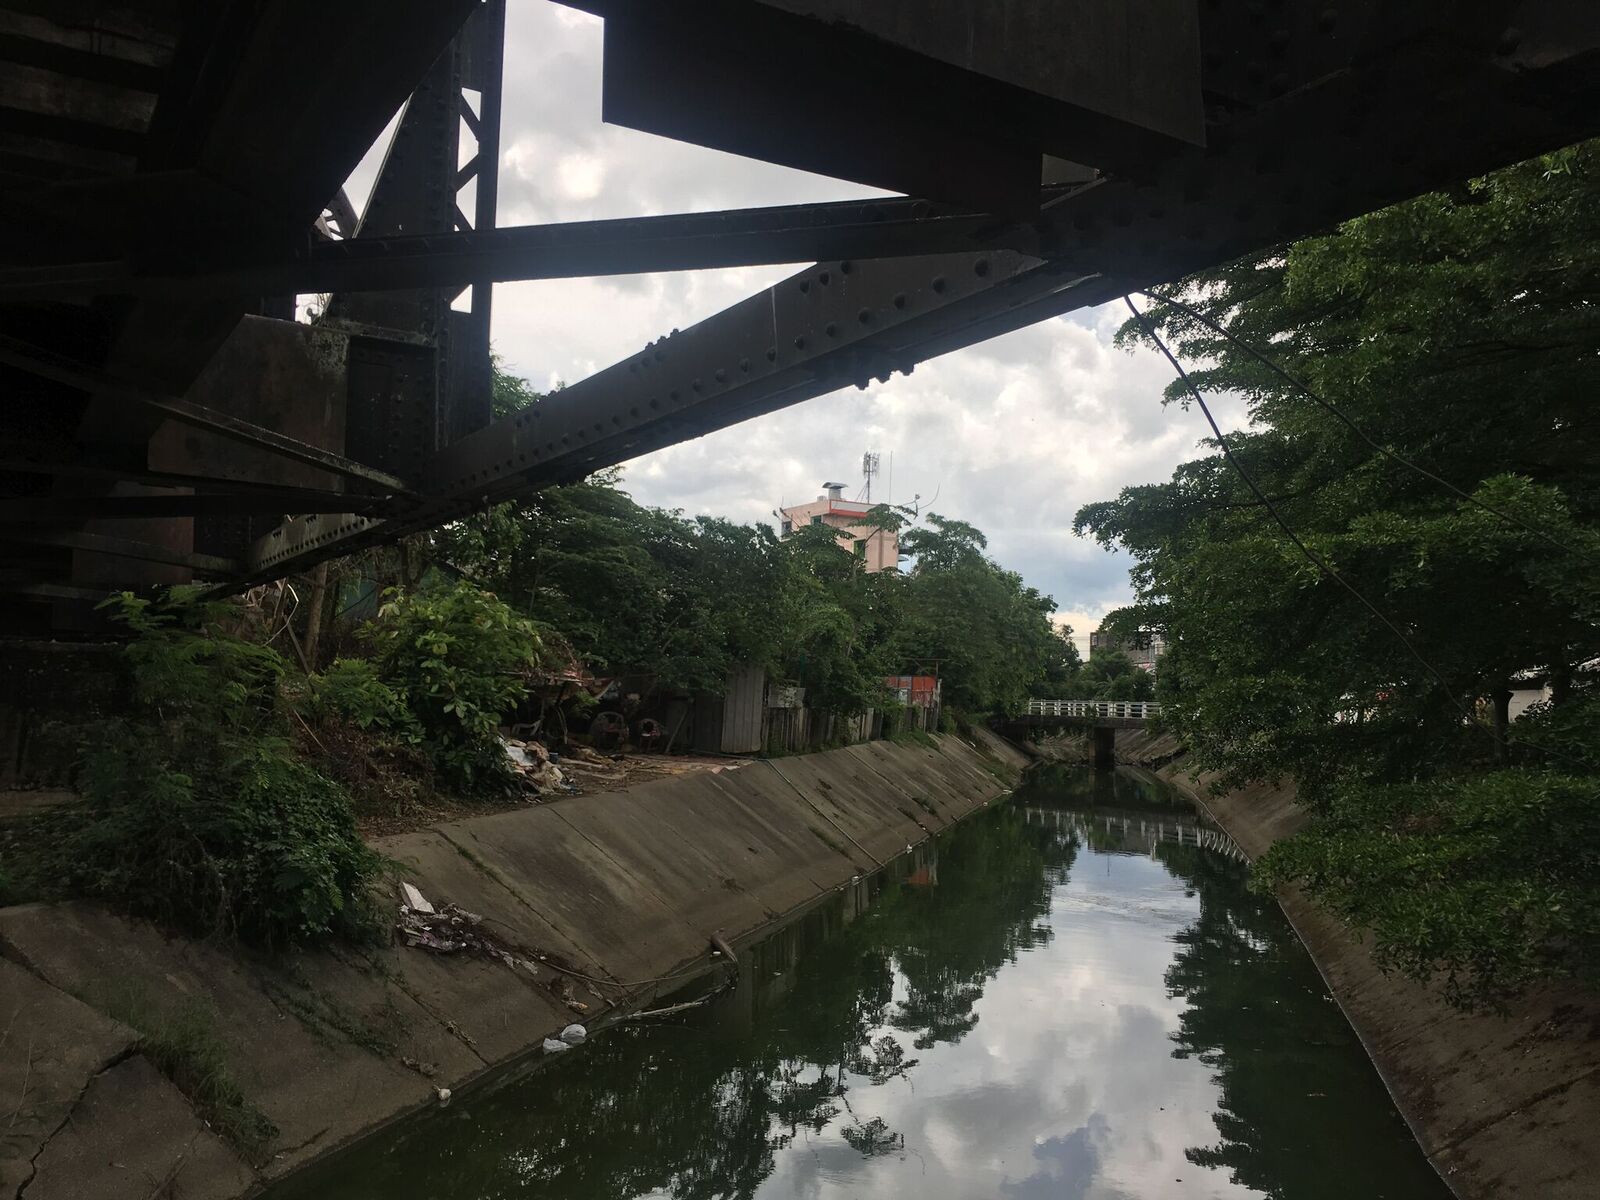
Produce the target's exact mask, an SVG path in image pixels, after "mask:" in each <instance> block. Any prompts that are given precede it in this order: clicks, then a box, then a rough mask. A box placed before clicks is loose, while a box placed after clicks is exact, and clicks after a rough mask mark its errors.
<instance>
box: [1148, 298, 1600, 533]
mask: <svg viewBox="0 0 1600 1200" xmlns="http://www.w3.org/2000/svg"><path fill="white" fill-rule="evenodd" d="M1138 294H1139V295H1141V296H1145V297H1147V298H1148V299H1151V300H1154V301H1156V303H1158V304H1166V305H1170V306H1171V307H1173V308H1176V309H1179V310H1181V311H1183V312H1186V313H1188V314H1189V315H1190V316H1191V317H1193V318H1194V319H1195V320H1196V321H1199V322H1200V323H1201V324H1202V325H1204V326H1205V327H1206V328H1207V329H1210V330H1211V331H1212V332H1213V333H1215V334H1217V335H1218V336H1219V337H1222V338H1225V339H1226V340H1227V341H1229V342H1232V343H1233V344H1234V345H1235V346H1237V347H1239V349H1240V350H1243V351H1244V352H1245V353H1246V354H1248V355H1249V356H1250V357H1251V358H1253V359H1255V360H1256V361H1257V362H1258V363H1260V364H1261V365H1262V366H1264V367H1266V368H1267V370H1269V371H1271V372H1273V374H1275V375H1277V376H1278V377H1279V378H1280V379H1282V380H1283V381H1284V382H1285V383H1287V384H1289V386H1290V387H1293V388H1295V389H1297V390H1298V391H1300V392H1302V393H1303V394H1304V395H1305V396H1306V398H1307V399H1308V400H1310V401H1311V402H1312V403H1313V404H1315V405H1317V406H1318V407H1319V408H1321V409H1323V410H1324V411H1325V412H1327V413H1329V414H1330V415H1332V416H1334V417H1336V418H1337V419H1338V420H1339V421H1340V422H1342V423H1343V424H1344V426H1345V428H1347V429H1348V430H1350V432H1351V433H1353V434H1355V435H1356V436H1357V437H1358V438H1360V439H1361V440H1362V441H1363V442H1365V443H1366V444H1367V445H1368V446H1370V447H1372V449H1374V450H1376V451H1377V452H1378V453H1379V454H1382V455H1383V456H1384V457H1385V458H1389V459H1393V460H1394V461H1395V462H1397V463H1399V464H1400V465H1401V466H1403V467H1407V468H1409V469H1410V470H1412V471H1415V472H1416V473H1417V474H1418V475H1421V476H1422V477H1423V478H1425V479H1430V480H1432V481H1433V482H1434V483H1436V484H1438V485H1439V486H1440V487H1442V488H1444V489H1445V490H1446V491H1448V492H1450V493H1452V494H1454V495H1456V496H1459V497H1460V498H1461V499H1463V500H1465V501H1466V502H1467V503H1468V504H1471V505H1474V506H1475V507H1477V508H1481V509H1482V510H1483V511H1484V512H1486V513H1490V514H1491V515H1493V516H1496V517H1499V518H1500V519H1501V520H1502V521H1505V522H1506V523H1507V524H1510V525H1515V526H1516V527H1517V528H1519V529H1521V530H1523V531H1525V532H1527V533H1531V534H1533V535H1534V536H1535V537H1539V538H1543V539H1544V540H1545V541H1547V542H1549V543H1550V544H1551V545H1552V546H1554V547H1556V549H1558V550H1561V551H1563V552H1565V553H1568V554H1575V555H1577V556H1578V557H1579V558H1587V559H1590V560H1591V561H1595V556H1594V555H1592V554H1589V553H1587V552H1586V551H1583V550H1580V549H1578V548H1577V547H1575V546H1571V545H1568V544H1567V543H1566V542H1563V541H1561V540H1560V539H1559V538H1557V537H1555V536H1554V535H1553V534H1550V533H1546V532H1545V531H1544V530H1543V529H1540V528H1538V527H1537V526H1534V525H1530V524H1528V522H1526V521H1524V520H1522V519H1521V518H1520V517H1517V516H1513V515H1512V514H1511V513H1508V512H1506V511H1505V510H1503V509H1500V508H1496V507H1495V506H1494V505H1492V504H1488V503H1486V502H1484V501H1482V500H1479V499H1478V498H1477V497H1476V496H1473V495H1471V494H1470V493H1468V492H1464V491H1462V490H1461V489H1460V488H1458V487H1457V486H1456V485H1455V484H1453V483H1451V482H1450V481H1449V480H1448V479H1444V478H1441V477H1440V476H1438V475H1435V474H1434V473H1433V472H1432V471H1430V470H1428V469H1427V468H1426V467H1424V466H1420V465H1418V464H1417V463H1414V462H1412V461H1411V460H1410V459H1409V458H1406V457H1405V456H1404V455H1402V454H1400V453H1399V452H1398V451H1395V450H1391V449H1390V448H1389V447H1387V446H1385V445H1383V444H1381V443H1380V442H1378V441H1376V440H1374V439H1373V438H1372V437H1370V436H1368V434H1367V432H1366V431H1365V430H1364V429H1362V428H1361V427H1360V426H1359V425H1357V424H1356V423H1355V422H1354V421H1353V420H1351V419H1350V418H1349V417H1348V416H1346V415H1345V414H1344V412H1343V411H1342V410H1341V409H1339V408H1338V407H1337V406H1336V405H1334V404H1333V403H1332V402H1331V401H1328V400H1324V399H1323V398H1322V397H1321V396H1319V395H1318V394H1317V393H1316V392H1314V391H1312V390H1311V387H1310V386H1309V385H1308V384H1306V383H1304V382H1302V381H1301V380H1300V379H1298V378H1296V377H1295V376H1293V375H1291V374H1290V373H1289V372H1288V371H1287V370H1285V369H1284V368H1283V367H1282V366H1280V365H1279V364H1278V363H1276V362H1274V361H1273V360H1272V359H1270V358H1268V357H1267V356H1266V355H1265V354H1262V353H1261V352H1260V351H1259V350H1257V349H1256V348H1255V347H1254V346H1252V345H1251V344H1250V343H1249V342H1246V341H1245V340H1244V339H1243V338H1241V337H1239V336H1238V335H1237V334H1235V333H1234V332H1233V331H1232V330H1229V329H1227V328H1226V327H1224V326H1223V325H1221V324H1219V323H1218V322H1216V321H1214V320H1212V319H1211V318H1210V317H1208V316H1206V314H1204V313H1202V312H1201V311H1200V310H1198V309H1196V308H1194V307H1192V306H1191V305H1188V304H1185V303H1184V302H1183V301H1182V300H1177V299H1174V298H1173V297H1171V296H1164V295H1161V294H1160V293H1159V292H1148V291H1141V292H1139V293H1138ZM1124 299H1126V297H1124ZM1130 307H1132V306H1131V305H1130ZM1140 323H1141V325H1142V324H1143V322H1142V321H1141V322H1140ZM1168 357H1169V358H1170V357H1171V356H1170V355H1169V356H1168ZM1190 390H1191V391H1193V388H1192V387H1191V388H1190Z"/></svg>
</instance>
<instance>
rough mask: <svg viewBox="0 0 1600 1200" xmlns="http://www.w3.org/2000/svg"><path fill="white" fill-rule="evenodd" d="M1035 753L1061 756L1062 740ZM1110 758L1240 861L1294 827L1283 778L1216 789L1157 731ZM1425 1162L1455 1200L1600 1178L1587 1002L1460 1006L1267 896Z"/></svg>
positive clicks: (1294, 807) (1590, 1184) (1553, 990)
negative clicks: (1197, 816) (1182, 802)
mask: <svg viewBox="0 0 1600 1200" xmlns="http://www.w3.org/2000/svg"><path fill="white" fill-rule="evenodd" d="M1045 753H1046V754H1052V753H1054V754H1059V755H1060V756H1061V757H1064V758H1067V759H1071V758H1073V757H1074V756H1075V755H1076V753H1077V748H1076V747H1075V746H1074V744H1072V743H1071V742H1070V741H1065V740H1064V741H1063V744H1061V745H1060V746H1054V747H1046V748H1045ZM1117 759H1118V761H1119V762H1120V763H1124V764H1127V765H1130V766H1134V767H1144V768H1148V769H1149V770H1150V771H1151V772H1152V773H1153V774H1154V775H1155V776H1157V777H1158V778H1160V779H1161V780H1163V781H1164V782H1166V783H1169V784H1171V785H1172V786H1173V787H1175V788H1177V789H1179V790H1180V791H1182V792H1183V793H1184V794H1185V795H1186V796H1188V797H1189V798H1190V799H1192V800H1193V801H1195V802H1196V803H1197V804H1199V805H1200V806H1201V807H1202V808H1203V809H1204V810H1205V811H1206V812H1207V813H1208V814H1209V815H1210V816H1211V818H1212V819H1213V820H1215V821H1216V822H1217V824H1218V825H1219V826H1220V827H1221V828H1222V829H1223V830H1225V831H1226V832H1227V833H1228V834H1229V835H1230V836H1231V837H1232V838H1233V839H1234V841H1235V842H1236V843H1237V844H1238V845H1239V847H1240V848H1241V850H1242V851H1243V852H1244V853H1245V854H1246V855H1248V856H1249V858H1251V859H1252V860H1254V859H1255V858H1257V857H1259V856H1260V855H1261V854H1263V853H1265V852H1266V850H1267V848H1268V847H1270V846H1271V845H1272V844H1273V843H1274V842H1276V841H1278V840H1280V839H1282V838H1286V837H1289V836H1291V835H1292V834H1294V833H1296V832H1298V831H1299V830H1300V829H1302V828H1304V826H1305V823H1306V821H1307V819H1308V817H1307V813H1306V812H1305V810H1304V809H1303V808H1301V807H1300V805H1299V804H1298V803H1297V801H1296V791H1295V788H1294V786H1293V784H1292V783H1289V782H1283V783H1279V784H1267V783H1261V784H1256V785H1253V786H1250V787H1246V788H1241V789H1237V790H1233V791H1227V792H1224V793H1222V794H1220V795H1219V794H1216V793H1214V792H1213V791H1212V789H1211V785H1212V783H1213V782H1214V781H1215V777H1214V776H1212V775H1209V774H1206V773H1195V772H1192V771H1191V770H1190V769H1189V768H1188V767H1187V766H1186V765H1185V757H1184V752H1183V746H1182V745H1181V743H1180V742H1179V741H1178V740H1177V739H1176V738H1174V737H1173V736H1172V735H1170V734H1159V733H1157V734H1145V733H1126V734H1120V735H1119V736H1118V739H1117ZM1278 900H1279V902H1280V903H1281V905H1282V907H1283V910H1284V912H1285V914H1286V915H1287V916H1288V918H1289V920H1290V922H1291V923H1292V924H1293V925H1294V928H1295V929H1296V931H1297V932H1298V933H1299V934H1300V937H1301V939H1302V940H1303V941H1304V943H1305V945H1306V947H1307V949H1308V950H1309V951H1310V953H1311V956H1312V958H1313V960H1314V961H1315V962H1316V964H1317V968H1318V969H1319V970H1320V971H1321V973H1322V976H1323V978H1324V979H1325V980H1326V982H1327V984H1328V987H1329V989H1330V991H1331V992H1332V994H1333V996H1334V997H1335V998H1336V999H1337V1001H1338V1002H1339V1005H1340V1006H1341V1007H1342V1008H1343V1010H1344V1012H1345V1015H1346V1016H1347V1017H1348V1019H1349V1021H1350V1024H1351V1026H1352V1027H1353V1028H1354V1029H1355V1031H1356V1032H1357V1033H1358V1034H1359V1035H1360V1037H1361V1040H1362V1042H1363V1044H1364V1045H1365V1046H1366V1049H1367V1052H1368V1054H1369V1055H1370V1056H1371V1058H1372V1061H1373V1062H1374V1064H1375V1065H1376V1066H1377V1068H1378V1070H1379V1072H1380V1073H1381V1074H1382V1077H1383V1080H1384V1083H1385V1084H1386V1085H1387V1087H1388V1089H1389V1091H1390V1094H1391V1095H1392V1096H1393V1097H1394V1100H1395V1103H1396V1104H1397V1105H1398V1107H1399V1109H1400V1111H1401V1112H1402V1113H1403V1114H1404V1115H1405V1117H1406V1120H1407V1121H1408V1122H1409V1123H1410V1125H1411V1128H1412V1130H1413V1132H1414V1133H1415V1135H1416V1138H1417V1141H1418V1143H1419V1144H1420V1145H1421V1146H1422V1148H1423V1150H1424V1152H1425V1153H1426V1154H1427V1156H1428V1158H1429V1160H1430V1161H1431V1162H1432V1163H1433V1164H1434V1166H1435V1168H1436V1169H1437V1170H1438V1172H1439V1173H1440V1175H1442V1176H1443V1177H1444V1178H1445V1179H1446V1180H1447V1181H1448V1183H1449V1184H1450V1187H1451V1189H1452V1190H1453V1191H1454V1192H1455V1194H1456V1195H1457V1196H1459V1197H1461V1198H1462V1200H1489V1198H1491V1197H1492V1198H1494V1200H1506V1198H1518V1197H1527V1198H1529V1200H1569V1198H1570V1200H1579V1198H1587V1197H1590V1196H1593V1195H1594V1194H1595V1191H1596V1184H1595V1181H1596V1180H1597V1179H1600V1137H1597V1136H1596V1135H1595V1130H1596V1129H1600V996H1597V995H1596V994H1595V992H1594V991H1593V990H1590V989H1585V988H1583V987H1581V986H1578V985H1575V984H1551V985H1545V986H1542V987H1539V988H1536V989H1534V990H1531V991H1529V992H1528V993H1527V994H1526V995H1524V996H1522V997H1521V998H1520V999H1517V1000H1514V1001H1512V1002H1511V1003H1510V1004H1509V1005H1508V1006H1507V1008H1506V1010H1505V1011H1504V1012H1500V1013H1496V1012H1492V1011H1485V1012H1462V1011H1460V1010H1458V1009H1456V1008H1452V1007H1451V1006H1450V1005H1449V1004H1447V1003H1446V1002H1445V999H1444V997H1443V995H1442V993H1441V991H1440V990H1439V989H1438V988H1437V987H1436V986H1424V985H1422V984H1419V983H1416V982H1413V981H1412V980H1409V979H1406V978H1404V977H1402V976H1400V975H1398V974H1394V973H1385V972H1383V971H1381V970H1380V969H1379V968H1378V966H1377V965H1376V964H1375V963H1374V961H1373V957H1372V953H1371V949H1370V944H1369V943H1367V942H1365V941H1363V939H1362V938H1361V937H1360V935H1359V934H1358V933H1357V932H1355V931H1353V930H1352V929H1350V928H1349V927H1348V926H1347V925H1345V924H1344V923H1343V922H1342V921H1340V920H1339V919H1338V918H1337V917H1336V916H1334V915H1333V914H1331V913H1329V912H1328V911H1327V910H1326V909H1324V908H1322V907H1321V906H1319V905H1318V904H1316V903H1314V902H1312V901H1311V900H1309V899H1307V898H1306V897H1305V896H1304V895H1302V894H1301V893H1300V892H1299V891H1298V890H1296V889H1294V888H1282V889H1279V891H1278Z"/></svg>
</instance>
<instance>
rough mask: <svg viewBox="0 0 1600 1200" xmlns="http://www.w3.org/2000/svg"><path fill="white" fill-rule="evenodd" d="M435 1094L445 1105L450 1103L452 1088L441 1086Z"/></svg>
mask: <svg viewBox="0 0 1600 1200" xmlns="http://www.w3.org/2000/svg"><path fill="white" fill-rule="evenodd" d="M433 1094H434V1095H435V1096H436V1097H438V1100H439V1103H440V1104H441V1105H445V1104H449V1103H450V1089H449V1088H439V1089H437V1090H436V1091H435V1092H434V1093H433Z"/></svg>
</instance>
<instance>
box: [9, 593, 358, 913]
mask: <svg viewBox="0 0 1600 1200" xmlns="http://www.w3.org/2000/svg"><path fill="white" fill-rule="evenodd" d="M112 603H114V605H115V607H116V613H117V615H118V616H119V617H120V618H121V620H122V621H124V622H125V623H126V624H127V626H128V628H129V629H130V630H131V631H132V633H133V634H134V635H135V636H134V637H133V640H131V641H130V642H129V643H128V645H127V647H126V648H125V650H124V655H125V657H126V660H127V664H128V667H129V670H130V674H131V676H132V680H133V686H134V697H133V700H134V704H133V707H132V709H131V711H129V712H128V713H127V714H126V715H124V716H121V717H119V718H117V719H115V720H112V721H109V722H107V723H105V724H104V725H103V726H101V727H100V728H99V729H98V730H97V732H96V734H95V736H94V737H93V738H92V739H91V740H90V741H89V743H88V744H87V746H86V749H85V753H84V758H83V763H82V769H81V773H80V777H79V780H78V787H79V791H80V792H81V794H82V799H81V801H80V802H78V803H76V804H73V805H70V806H68V807H66V808H64V809H61V810H57V811H53V812H51V813H49V814H48V815H47V816H45V817H42V818H39V819H38V820H36V821H35V822H34V823H33V825H32V826H31V827H30V828H29V829H28V830H27V831H26V832H25V834H24V838H25V843H26V844H25V850H26V853H23V854H19V855H18V862H19V863H20V864H22V868H23V869H25V870H26V871H28V872H29V873H30V874H32V875H33V876H34V879H33V883H34V886H35V888H36V890H37V891H38V892H40V893H42V894H45V895H52V894H67V895H88V896H95V897H98V898H100V899H103V900H106V901H108V902H110V903H112V904H114V905H116V906H118V907H120V908H123V909H125V910H127V911H130V912H133V913H137V914H140V915H144V916H149V917H153V918H156V919H159V920H162V921H164V922H166V923H169V924H172V925H176V926H178V927H181V928H184V929H188V930H190V931H193V932H196V933H201V934H217V933H220V934H224V935H230V936H237V937H239V938H241V939H243V940H246V941H250V942H255V943H259V944H265V945H285V944H291V943H297V942H306V941H313V940H317V939H320V938H323V937H326V936H328V935H330V934H333V933H353V932H358V931H359V930H360V929H362V928H363V927H364V925H365V922H366V919H367V914H366V911H365V907H364V902H363V901H364V896H365V888H366V884H367V881H368V880H369V879H370V878H371V877H372V876H373V874H374V872H375V871H376V869H377V866H378V859H377V857H376V856H375V855H374V854H373V853H372V852H371V851H370V850H368V849H367V848H366V846H365V845H364V844H363V843H362V841H361V839H360V838H359V837H358V836H357V835H356V831H355V822H354V818H353V816H352V814H351V809H350V801H349V797H348V796H347V795H346V794H345V792H344V791H343V790H342V789H341V788H340V787H339V786H338V785H336V784H334V783H333V782H331V781H330V780H328V779H327V778H325V777H324V776H322V775H321V774H319V773H318V772H317V771H316V770H314V769H313V768H312V767H311V766H309V765H308V764H306V763H305V762H302V761H300V760H299V759H297V758H296V757H295V756H294V754H293V753H292V751H291V749H290V744H289V740H288V737H287V730H286V728H285V725H284V714H283V706H282V704H281V701H280V698H279V685H280V682H281V680H282V677H283V674H284V663H283V660H282V659H281V658H280V657H279V656H278V654H277V653H276V652H275V651H273V650H272V649H271V648H270V647H268V646H264V645H261V644H259V643H257V642H253V641H250V640H248V639H246V638H244V637H241V636H239V635H238V634H236V633H234V632H231V631H230V630H229V629H227V628H226V627H225V626H224V624H223V622H224V620H225V619H227V618H228V617H229V616H230V615H231V610H229V609H227V608H226V607H225V606H220V605H212V606H203V605H196V604H193V603H190V602H188V601H186V600H185V599H184V598H183V597H181V596H179V597H173V598H170V599H168V600H164V601H151V600H144V599H138V598H136V597H134V596H132V595H130V594H126V593H125V594H123V595H122V596H120V597H118V598H115V599H114V601H113V602H112Z"/></svg>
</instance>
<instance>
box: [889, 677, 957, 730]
mask: <svg viewBox="0 0 1600 1200" xmlns="http://www.w3.org/2000/svg"><path fill="white" fill-rule="evenodd" d="M883 686H884V687H885V688H887V689H888V692H889V695H890V696H891V697H892V698H894V699H895V700H897V701H899V702H900V704H901V705H903V706H904V709H905V711H904V714H903V717H902V721H903V723H904V727H905V728H909V729H920V730H922V731H923V732H924V733H934V732H936V731H937V730H938V728H939V712H940V709H941V708H942V707H943V704H944V689H943V685H942V684H941V683H940V682H939V677H938V676H937V675H889V676H886V677H885V678H884V681H883Z"/></svg>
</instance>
